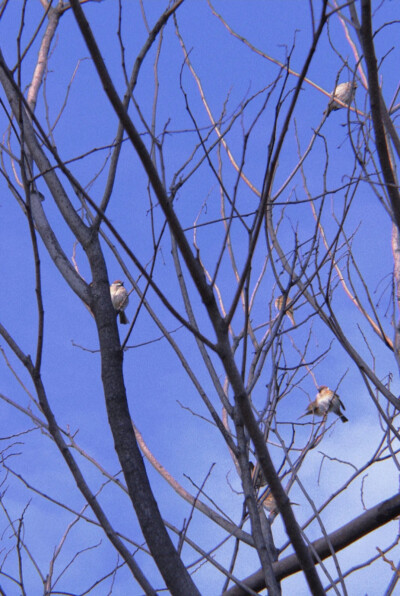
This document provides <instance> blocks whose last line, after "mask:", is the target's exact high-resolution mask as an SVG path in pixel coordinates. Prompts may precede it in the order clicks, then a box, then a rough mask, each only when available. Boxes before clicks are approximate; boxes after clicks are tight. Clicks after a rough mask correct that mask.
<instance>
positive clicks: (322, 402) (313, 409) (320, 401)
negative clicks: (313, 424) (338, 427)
mask: <svg viewBox="0 0 400 596" xmlns="http://www.w3.org/2000/svg"><path fill="white" fill-rule="evenodd" d="M340 406H342V408H343V409H344V410H345V409H346V408H345V407H344V405H343V402H342V401H341V399H340V397H339V396H338V394H337V393H334V392H333V391H332V390H331V389H329V388H328V387H327V386H326V385H321V387H318V393H317V395H316V398H315V401H312V402H311V403H310V404H308V406H307V409H306V411H305V413H304V414H302V416H300V418H303V416H307V415H308V414H311V415H314V416H327V414H328V412H333V413H334V414H336V415H337V416H339V418H340V420H341V421H342V422H348V420H347V418H346V416H345V415H344V414H343V413H342V412H341V410H340Z"/></svg>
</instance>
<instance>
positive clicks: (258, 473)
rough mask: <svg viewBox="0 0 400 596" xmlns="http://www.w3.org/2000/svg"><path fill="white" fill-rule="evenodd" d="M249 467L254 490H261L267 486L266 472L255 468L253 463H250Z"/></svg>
mask: <svg viewBox="0 0 400 596" xmlns="http://www.w3.org/2000/svg"><path fill="white" fill-rule="evenodd" d="M249 465H250V474H251V478H252V480H253V484H254V488H255V489H256V490H258V489H259V488H261V487H262V486H265V485H266V484H267V479H266V478H265V476H264V472H263V471H262V469H261V468H260V466H255V465H254V464H253V462H252V461H251V462H249Z"/></svg>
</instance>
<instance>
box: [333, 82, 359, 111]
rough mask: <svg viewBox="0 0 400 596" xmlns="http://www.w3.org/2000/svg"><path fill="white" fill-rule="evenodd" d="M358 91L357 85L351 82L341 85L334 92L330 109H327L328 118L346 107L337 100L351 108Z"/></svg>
mask: <svg viewBox="0 0 400 596" xmlns="http://www.w3.org/2000/svg"><path fill="white" fill-rule="evenodd" d="M356 89H357V83H356V82H354V83H353V82H352V81H349V82H348V83H340V85H338V86H337V87H336V89H335V91H334V92H333V97H331V99H330V100H329V104H328V108H327V114H326V115H327V116H329V114H330V113H331V112H332V111H334V110H340V108H343V107H344V106H343V105H342V104H340V103H338V102H337V101H336V100H337V99H338V100H339V101H341V102H343V103H344V104H345V105H346V106H349V105H350V104H351V102H352V101H353V97H354V94H355V92H356Z"/></svg>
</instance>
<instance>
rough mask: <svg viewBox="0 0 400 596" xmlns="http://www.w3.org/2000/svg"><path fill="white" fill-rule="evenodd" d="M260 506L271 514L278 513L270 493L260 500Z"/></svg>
mask: <svg viewBox="0 0 400 596" xmlns="http://www.w3.org/2000/svg"><path fill="white" fill-rule="evenodd" d="M262 504H263V506H264V507H265V509H266V510H267V511H269V512H270V513H271V514H273V513H279V509H278V506H277V504H276V501H275V499H274V497H273V496H272V493H267V495H266V496H265V498H264V499H263V500H262Z"/></svg>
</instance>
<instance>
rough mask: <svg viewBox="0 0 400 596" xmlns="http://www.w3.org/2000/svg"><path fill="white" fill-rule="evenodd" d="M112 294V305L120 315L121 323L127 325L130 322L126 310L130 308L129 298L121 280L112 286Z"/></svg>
mask: <svg viewBox="0 0 400 596" xmlns="http://www.w3.org/2000/svg"><path fill="white" fill-rule="evenodd" d="M110 294H111V302H112V305H113V307H114V308H115V310H116V311H117V313H119V322H120V323H121V324H122V325H126V324H127V323H128V322H129V321H128V318H127V316H126V314H125V313H124V310H125V309H126V307H127V306H128V302H129V296H128V292H127V291H126V289H125V288H124V284H123V282H122V281H121V280H119V279H117V280H116V281H114V282H113V283H112V284H111V286H110Z"/></svg>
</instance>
